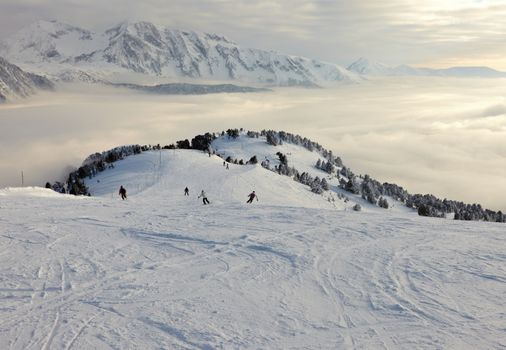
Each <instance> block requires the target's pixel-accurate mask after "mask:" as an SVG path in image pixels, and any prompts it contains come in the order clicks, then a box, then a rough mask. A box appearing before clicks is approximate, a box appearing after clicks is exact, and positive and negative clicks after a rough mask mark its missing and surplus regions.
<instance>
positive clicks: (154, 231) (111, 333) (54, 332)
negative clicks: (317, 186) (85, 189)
mask: <svg viewBox="0 0 506 350" xmlns="http://www.w3.org/2000/svg"><path fill="white" fill-rule="evenodd" d="M223 147H225V146H223ZM232 147H235V146H232V145H229V147H228V148H227V147H225V148H227V150H228V151H230V152H231V151H232ZM258 147H262V146H261V145H258ZM292 153H294V152H292ZM299 153H300V154H301V155H298V154H297V155H294V159H296V158H297V159H299V158H300V159H304V157H306V156H307V155H306V156H304V155H302V154H303V152H302V151H300V152H299ZM160 159H161V161H160ZM294 162H295V161H294ZM297 162H299V161H297ZM300 162H301V164H300V165H301V166H303V164H302V163H304V162H303V161H302V160H301V161H300ZM115 165H116V166H115V168H114V169H108V170H106V171H105V172H103V173H101V174H99V175H98V176H97V177H95V178H93V179H91V180H89V185H90V188H91V191H92V193H93V194H94V196H93V197H80V198H78V197H71V196H65V195H54V194H53V193H51V192H50V191H48V190H45V189H36V188H30V189H7V190H2V191H1V192H0V232H1V234H0V269H1V273H0V308H1V313H0V348H1V349H243V348H246V349H259V348H260V349H340V348H343V349H504V347H506V329H505V325H506V309H505V306H504V297H505V295H506V267H505V266H506V264H505V262H506V254H505V253H504V246H505V243H506V235H505V232H506V231H505V226H504V225H502V224H492V223H480V222H462V221H449V220H441V219H430V218H421V217H418V216H416V215H413V213H404V212H401V211H395V210H380V209H378V210H373V209H371V210H369V211H365V212H354V211H350V210H344V209H347V207H346V205H344V204H343V205H342V206H340V204H336V205H337V207H335V206H334V204H330V203H329V202H328V201H327V199H326V198H325V196H316V195H314V194H312V193H311V192H310V191H309V189H308V188H307V187H306V186H302V185H300V184H298V183H296V182H294V181H293V180H291V179H290V178H288V177H283V176H279V175H277V174H275V173H272V172H269V171H267V170H265V169H263V168H261V167H260V166H258V165H257V166H239V165H231V166H230V169H229V170H226V169H225V168H224V167H223V165H222V160H221V159H219V158H218V157H215V156H213V157H208V156H207V154H205V153H202V152H196V151H183V150H180V151H162V152H147V153H143V154H141V155H137V156H131V157H128V158H126V159H125V160H122V161H119V162H117V163H116V164H115ZM120 184H123V185H124V186H125V187H126V188H127V190H128V193H129V197H128V199H127V200H126V201H122V200H121V199H119V198H118V195H117V190H118V187H119V185H120ZM185 186H188V187H189V188H190V196H189V197H185V196H183V189H184V187H185ZM201 189H204V190H206V192H207V193H208V196H209V200H210V201H211V205H209V206H204V205H202V204H201V201H200V200H199V199H197V198H196V197H197V194H198V191H200V190H201ZM253 189H254V190H256V192H257V193H258V195H259V197H260V201H258V202H256V201H255V202H254V203H253V204H252V205H248V204H246V203H245V201H246V199H247V198H246V196H247V194H248V193H249V192H250V191H251V190H253ZM338 203H340V202H338Z"/></svg>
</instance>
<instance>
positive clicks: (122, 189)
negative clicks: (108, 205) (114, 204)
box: [118, 185, 127, 200]
mask: <svg viewBox="0 0 506 350" xmlns="http://www.w3.org/2000/svg"><path fill="white" fill-rule="evenodd" d="M118 194H119V195H120V196H121V199H123V200H125V199H126V198H127V193H126V189H125V188H124V187H123V185H121V186H120V187H119V192H118Z"/></svg>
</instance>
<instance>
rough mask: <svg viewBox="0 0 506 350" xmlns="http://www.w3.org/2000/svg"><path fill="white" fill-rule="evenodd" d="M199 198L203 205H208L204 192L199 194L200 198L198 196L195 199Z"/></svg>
mask: <svg viewBox="0 0 506 350" xmlns="http://www.w3.org/2000/svg"><path fill="white" fill-rule="evenodd" d="M200 197H202V202H203V203H204V205H206V204H210V203H209V201H208V200H207V195H206V193H205V192H204V190H202V192H200V196H198V197H197V198H200Z"/></svg>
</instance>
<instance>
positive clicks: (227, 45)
mask: <svg viewBox="0 0 506 350" xmlns="http://www.w3.org/2000/svg"><path fill="white" fill-rule="evenodd" d="M0 55H3V56H4V57H6V58H7V59H9V60H10V61H12V62H14V63H16V64H19V65H20V66H22V67H23V68H29V69H30V70H33V71H36V72H39V73H43V74H47V75H49V76H51V77H53V78H55V79H63V80H79V79H81V78H84V80H85V81H93V80H107V79H105V78H106V77H107V76H108V75H110V74H111V73H116V74H118V73H132V72H133V73H140V74H146V75H150V76H156V77H162V78H175V79H177V78H179V79H181V78H188V79H198V80H213V81H233V82H242V83H248V84H258V85H262V86H266V85H267V86H315V85H318V84H320V83H322V82H335V81H338V82H354V81H357V80H358V79H360V78H358V76H357V75H356V74H354V73H352V72H350V71H348V70H346V69H345V68H344V67H341V66H339V65H336V64H332V63H325V62H321V61H317V60H312V59H309V58H304V57H298V56H290V55H285V54H281V53H278V52H274V51H265V50H259V49H251V48H243V47H240V46H239V45H237V44H236V43H234V42H232V41H230V40H229V39H227V38H225V37H223V36H220V35H216V34H209V33H197V32H193V31H182V30H177V29H169V28H166V27H161V26H156V25H154V24H152V23H149V22H135V23H131V22H125V23H122V24H120V25H117V26H114V27H112V28H110V29H108V30H106V31H104V32H99V33H97V32H92V31H89V30H86V29H82V28H78V27H74V26H71V25H67V24H63V23H59V22H56V21H39V22H36V23H34V24H32V25H30V26H28V27H26V28H24V29H22V30H20V31H19V32H18V33H16V34H15V35H14V36H12V37H11V38H9V39H7V40H6V41H5V42H3V43H2V44H1V45H0Z"/></svg>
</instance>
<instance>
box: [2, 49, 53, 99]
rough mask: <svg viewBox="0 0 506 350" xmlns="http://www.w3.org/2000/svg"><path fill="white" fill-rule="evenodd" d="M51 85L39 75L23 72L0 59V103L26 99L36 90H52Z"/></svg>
mask: <svg viewBox="0 0 506 350" xmlns="http://www.w3.org/2000/svg"><path fill="white" fill-rule="evenodd" d="M53 87H54V86H53V83H52V82H51V81H49V80H48V79H47V78H45V77H42V76H40V75H36V74H32V73H28V72H25V71H23V70H22V69H21V68H19V67H18V66H16V65H14V64H11V63H9V62H8V61H7V60H5V59H4V58H2V57H0V103H1V102H5V101H6V100H8V99H12V98H21V97H27V96H30V95H32V94H34V93H35V92H36V91H37V89H46V90H47V89H53Z"/></svg>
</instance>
